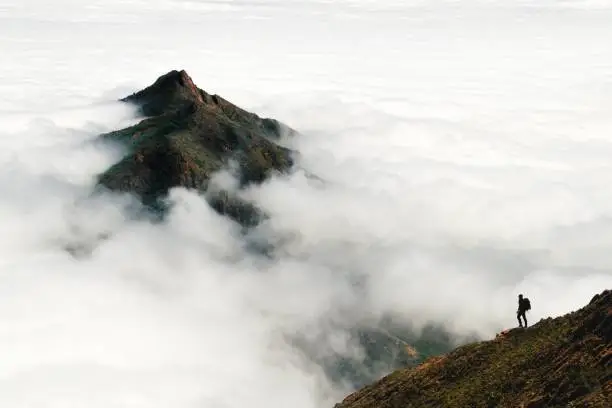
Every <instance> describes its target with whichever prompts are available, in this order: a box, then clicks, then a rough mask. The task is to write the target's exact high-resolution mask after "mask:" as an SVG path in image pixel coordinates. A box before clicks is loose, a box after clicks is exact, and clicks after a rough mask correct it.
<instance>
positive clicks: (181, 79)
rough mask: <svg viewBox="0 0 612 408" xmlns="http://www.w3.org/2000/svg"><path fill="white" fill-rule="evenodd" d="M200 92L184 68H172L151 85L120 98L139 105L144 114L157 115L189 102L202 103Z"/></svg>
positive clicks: (186, 104)
mask: <svg viewBox="0 0 612 408" xmlns="http://www.w3.org/2000/svg"><path fill="white" fill-rule="evenodd" d="M202 94H203V91H202V90H200V89H198V87H197V86H196V85H195V83H194V82H193V80H192V79H191V77H190V76H189V74H187V72H186V71H185V70H180V71H177V70H172V71H170V72H168V73H166V74H164V75H162V76H160V77H159V78H158V79H157V80H156V81H155V82H154V83H153V84H152V85H150V86H148V87H146V88H145V89H143V90H141V91H138V92H136V93H134V94H132V95H130V96H128V97H126V98H123V99H121V100H122V101H123V102H130V103H134V104H136V105H139V106H140V108H141V110H142V113H143V114H144V115H146V116H157V115H161V114H163V113H167V112H168V111H171V110H175V109H178V108H181V107H184V106H188V105H191V104H202V103H204V100H203V98H202Z"/></svg>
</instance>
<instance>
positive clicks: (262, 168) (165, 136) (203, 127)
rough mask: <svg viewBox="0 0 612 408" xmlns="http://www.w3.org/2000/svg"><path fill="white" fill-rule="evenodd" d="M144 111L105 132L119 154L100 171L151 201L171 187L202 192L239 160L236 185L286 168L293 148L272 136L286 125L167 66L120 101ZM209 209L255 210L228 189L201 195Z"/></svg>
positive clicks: (250, 213) (245, 213)
mask: <svg viewBox="0 0 612 408" xmlns="http://www.w3.org/2000/svg"><path fill="white" fill-rule="evenodd" d="M121 101H123V102H127V103H132V104H135V105H137V106H139V107H140V109H141V111H142V114H143V115H145V116H147V118H145V119H144V120H142V121H141V122H140V123H138V124H136V125H133V126H130V127H128V128H125V129H120V130H116V131H114V132H110V133H107V134H104V135H101V137H102V139H104V140H109V141H114V142H119V143H121V144H122V145H124V146H125V147H126V148H127V153H126V155H125V156H124V157H123V158H122V159H121V160H120V161H119V162H117V163H115V164H114V165H113V166H112V167H111V168H109V169H107V170H106V171H105V172H104V173H102V174H101V175H100V176H99V182H100V184H101V185H103V186H105V187H106V188H108V189H110V190H114V191H121V192H127V193H132V194H134V195H136V196H138V197H139V198H141V199H142V201H143V202H145V203H148V204H153V205H156V203H159V200H160V199H163V198H164V197H165V196H166V195H167V193H168V191H169V190H170V189H171V188H174V187H184V188H187V189H190V190H194V191H197V192H200V193H202V192H205V191H208V184H209V180H210V178H211V177H212V175H213V174H214V173H216V172H217V171H219V170H221V169H223V168H228V163H229V162H230V161H234V162H236V163H237V164H238V171H237V173H238V174H237V176H238V177H239V181H240V184H241V186H244V185H247V184H250V183H259V182H262V181H264V180H265V179H266V178H267V177H268V176H270V175H271V174H273V173H283V172H288V171H289V170H290V168H291V167H292V166H293V158H292V156H293V152H292V151H290V150H289V149H287V148H285V147H283V146H281V145H280V144H278V143H277V142H278V140H279V139H280V138H281V136H282V135H284V134H285V132H286V133H289V134H292V133H293V130H292V129H291V128H289V127H288V126H285V125H284V124H282V123H280V122H278V121H277V120H275V119H269V118H260V117H259V116H258V115H257V114H255V113H252V112H248V111H246V110H244V109H242V108H240V107H238V106H236V105H234V104H232V103H231V102H229V101H227V100H226V99H223V98H221V97H219V96H217V95H209V94H207V93H206V92H204V91H203V90H201V89H199V88H198V87H197V86H196V85H195V83H194V82H193V80H192V79H191V77H190V76H189V75H188V74H187V72H185V71H184V70H181V71H177V70H173V71H170V72H168V73H166V74H164V75H162V76H160V77H159V78H158V79H157V80H156V81H155V82H154V83H153V84H151V85H150V86H148V87H146V88H144V89H143V90H141V91H138V92H136V93H133V94H131V95H129V96H127V97H125V98H123V99H121ZM208 199H209V201H210V203H211V205H212V206H213V208H215V209H217V210H218V211H219V212H221V213H223V214H227V215H229V216H230V217H231V218H233V219H235V220H237V221H239V222H241V223H243V224H250V223H252V222H254V220H256V219H258V216H257V214H256V211H254V209H253V208H252V207H251V206H250V205H249V204H248V203H244V202H240V200H238V199H236V198H235V197H234V198H232V197H230V196H229V193H227V192H222V193H220V194H217V195H215V196H214V197H210V196H209V197H208Z"/></svg>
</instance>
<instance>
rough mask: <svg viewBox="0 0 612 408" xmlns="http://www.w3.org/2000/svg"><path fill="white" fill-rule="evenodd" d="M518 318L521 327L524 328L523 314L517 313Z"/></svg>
mask: <svg viewBox="0 0 612 408" xmlns="http://www.w3.org/2000/svg"><path fill="white" fill-rule="evenodd" d="M516 318H517V319H518V322H519V327H523V322H522V321H521V314H520V313H519V312H516Z"/></svg>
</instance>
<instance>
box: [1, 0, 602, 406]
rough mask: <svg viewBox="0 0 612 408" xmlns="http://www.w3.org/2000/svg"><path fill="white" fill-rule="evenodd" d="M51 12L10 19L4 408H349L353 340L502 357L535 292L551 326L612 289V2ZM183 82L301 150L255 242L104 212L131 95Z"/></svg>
mask: <svg viewBox="0 0 612 408" xmlns="http://www.w3.org/2000/svg"><path fill="white" fill-rule="evenodd" d="M25 3H31V7H30V8H25V6H24V4H25ZM38 3H39V2H33V1H30V2H17V1H9V2H8V6H7V7H4V8H2V7H0V27H1V28H0V38H3V39H7V41H6V42H5V43H0V51H3V55H5V56H7V59H6V60H5V62H6V64H5V63H4V62H3V66H2V67H0V74H1V75H0V78H1V79H0V90H2V91H3V101H1V102H0V165H1V168H2V172H0V195H1V197H2V200H1V201H0V221H1V223H2V224H1V225H2V226H3V231H4V234H3V235H2V238H1V239H0V265H1V266H0V362H1V364H0V405H1V406H3V407H26V406H32V407H34V406H36V407H68V406H70V407H88V408H97V407H104V408H110V407H122V408H124V407H147V408H166V407H181V408H183V407H185V408H187V407H211V408H213V407H214V408H226V407H227V408H234V407H242V406H247V405H248V406H253V407H267V408H286V407H296V408H323V407H330V408H331V407H332V406H333V404H334V403H335V402H338V401H339V400H340V399H342V397H343V396H344V395H345V394H346V393H348V392H349V391H350V387H348V386H346V385H344V384H339V383H336V382H332V381H330V379H329V378H328V376H327V375H326V373H325V370H324V367H322V366H321V361H325V360H326V359H328V358H329V359H333V358H335V356H352V357H355V358H359V355H360V353H361V352H362V350H360V349H359V347H358V346H357V345H356V344H354V342H353V341H352V340H351V338H350V335H349V332H350V330H351V329H352V328H354V327H357V326H359V325H361V324H365V323H367V324H371V325H374V326H375V325H376V324H377V322H379V321H380V320H381V319H383V318H388V317H389V316H392V318H393V319H394V320H395V322H396V323H397V324H398V325H410V326H411V327H412V328H413V329H414V330H416V331H418V330H420V329H421V328H423V327H425V326H426V325H428V324H431V323H434V324H439V325H442V326H443V327H445V328H446V330H448V331H449V333H451V334H452V335H453V336H455V337H456V338H457V339H458V341H459V339H462V338H464V336H474V335H475V336H479V337H482V338H487V337H491V336H494V335H495V333H496V332H498V331H499V330H501V329H504V328H508V327H512V326H514V325H516V319H515V310H516V296H517V295H518V294H519V293H525V294H526V295H527V296H528V297H529V298H530V299H531V301H532V304H533V310H532V311H531V312H530V314H529V316H528V318H529V320H530V323H536V322H537V321H538V320H539V319H541V318H545V317H549V316H551V317H555V316H558V315H561V314H564V313H567V312H569V311H571V310H573V309H576V308H578V307H581V306H583V305H584V304H586V303H587V302H588V301H589V300H590V298H591V297H592V296H593V295H595V294H596V293H598V292H601V291H602V290H604V289H606V288H609V287H610V286H611V283H612V272H610V270H611V269H610V268H611V267H612V256H611V255H610V251H609V248H610V245H612V228H610V227H611V226H612V223H611V220H612V187H611V186H612V176H611V174H612V171H611V170H612V168H611V167H612V52H611V51H610V49H609V43H608V40H607V39H609V38H612V28H610V25H609V21H610V20H609V18H610V17H611V16H612V14H611V12H610V7H608V6H607V3H605V2H597V3H595V2H558V3H559V4H558V3H556V2H552V1H547V2H543V3H542V7H541V8H538V7H534V6H533V4H530V5H524V7H523V6H516V7H502V6H499V5H498V3H496V2H489V3H487V2H478V1H474V2H469V4H470V5H471V6H470V7H468V6H466V7H464V8H461V7H458V6H457V5H456V4H454V3H453V2H435V3H432V5H430V6H426V5H422V6H420V5H419V4H418V2H412V3H411V5H410V7H409V6H405V7H403V6H402V5H400V4H399V3H397V2H392V1H388V2H386V3H384V2H383V3H384V4H385V5H386V7H382V6H380V7H378V8H377V6H376V5H375V4H374V3H373V2H364V3H363V4H361V5H359V4H357V3H356V2H343V3H341V4H340V3H339V4H335V5H326V3H324V2H314V1H313V2H296V3H295V4H293V5H292V4H291V2H287V3H280V2H274V1H271V2H267V3H263V2H262V3H261V4H259V3H257V4H256V3H253V4H251V3H248V2H231V4H230V2H227V4H225V6H226V7H223V4H222V3H221V2H206V1H192V2H188V1H183V0H176V1H159V2H140V1H136V0H133V1H128V2H123V3H120V2H115V1H110V2H105V3H104V7H102V3H101V2H98V1H96V0H92V1H90V2H89V3H88V2H83V4H85V3H88V4H89V6H91V9H86V8H84V6H83V5H75V4H72V3H70V4H68V3H69V2H62V7H65V8H64V9H63V10H64V11H65V14H62V13H59V14H58V13H57V12H49V13H46V12H45V10H47V9H44V8H41V9H40V11H36V10H37V9H36V7H37V6H36V5H38V6H40V7H43V3H42V2H40V4H38ZM64 3H66V4H64ZM213 3H214V4H213ZM234 3H235V4H234ZM353 3H354V4H353ZM561 3H563V4H561ZM569 3H571V7H569V6H568V4H569ZM209 6H210V7H209ZM557 6H558V7H557ZM96 7H97V8H96ZM292 7H293V8H292ZM326 7H329V8H326ZM88 10H89V11H88ZM91 10H101V11H100V12H99V14H95V13H93V12H91ZM330 10H331V11H330ZM47 11H49V10H47ZM56 11H57V10H56ZM332 11H333V12H332ZM91 13H93V14H91ZM96 16H97V17H96ZM94 17H96V18H94ZM238 17H241V18H242V17H244V18H243V19H241V18H238ZM161 22H165V23H163V24H162V23H161ZM253 33H257V34H256V35H254V34H253ZM304 36H305V37H304ZM303 38H306V40H303ZM209 41H210V42H209ZM182 68H184V69H186V70H187V71H188V73H189V74H190V75H191V76H192V77H193V79H194V81H195V83H196V84H197V85H198V86H200V87H202V88H204V89H205V90H207V91H208V92H212V93H218V94H220V95H221V96H223V97H225V98H227V99H228V100H230V101H232V102H234V103H236V104H238V105H239V106H241V107H244V108H246V109H248V110H251V111H254V112H256V113H258V114H260V115H262V116H269V117H274V118H276V119H279V120H281V121H283V122H285V123H287V124H288V125H290V126H292V127H294V128H295V129H297V130H298V131H299V132H300V135H299V136H298V137H296V138H293V139H291V140H287V141H286V143H288V144H290V145H291V146H292V147H293V148H295V149H296V150H297V151H299V153H300V159H299V162H298V169H297V170H296V171H295V172H293V173H292V174H290V175H284V176H279V177H275V178H273V179H270V180H268V181H267V182H265V183H264V184H263V185H261V186H257V187H253V188H250V189H249V190H248V191H246V192H244V193H243V194H244V196H245V197H247V198H249V199H250V200H253V201H254V202H255V203H257V205H258V206H260V207H261V208H262V209H264V210H265V211H266V212H267V213H268V214H269V215H270V218H269V219H268V220H267V221H265V222H264V223H262V224H261V225H259V226H258V227H257V228H255V229H254V230H252V231H250V232H249V233H248V234H246V235H245V234H244V233H243V232H242V231H241V230H240V228H239V227H238V226H237V225H236V224H235V223H233V222H232V221H230V220H229V219H227V218H225V217H223V216H220V215H218V214H217V213H215V212H214V211H213V210H212V209H211V208H210V207H209V206H208V205H207V204H206V202H205V201H204V200H203V199H202V198H201V197H199V196H197V195H196V194H194V193H192V192H189V191H186V190H184V189H174V190H172V191H171V194H170V197H169V200H170V202H171V203H172V210H171V211H170V213H169V214H168V217H167V218H166V219H165V220H163V221H161V222H160V221H153V220H149V219H147V218H146V217H136V216H135V215H134V214H136V213H139V211H138V210H139V204H138V203H137V202H136V201H135V200H134V199H132V198H130V197H128V196H122V195H114V194H110V193H104V194H92V193H93V191H94V187H95V179H96V175H97V174H99V173H101V172H102V171H104V170H105V169H106V168H108V167H109V166H110V165H112V164H113V163H115V162H116V161H117V160H119V158H120V157H121V155H122V154H123V153H124V152H122V151H121V150H120V149H117V148H112V147H109V146H107V145H103V144H100V143H98V142H97V139H96V137H97V135H99V134H100V133H103V132H106V131H109V130H113V129H118V128H121V127H125V126H127V125H128V124H131V123H134V122H135V121H137V120H138V119H139V118H138V117H137V113H136V110H135V108H134V107H131V106H126V105H123V104H120V103H118V102H115V100H116V99H117V98H119V97H121V96H125V95H127V94H128V93H129V92H132V91H135V90H137V89H140V88H142V87H144V86H147V85H149V84H150V83H152V82H153V81H154V80H155V78H156V77H157V76H159V75H161V74H163V73H165V72H167V71H169V70H171V69H182ZM311 174H314V175H316V178H313V177H310V176H309V175H311ZM229 178H230V176H229V175H228V174H227V173H225V172H221V173H220V174H218V175H217V176H216V179H217V180H218V181H219V182H231V180H228V179H229ZM261 241H264V242H266V243H272V244H273V245H274V247H273V248H274V249H273V251H272V252H271V254H270V256H262V255H261V254H259V253H257V252H254V251H252V250H251V249H250V244H251V243H253V242H261ZM295 339H306V341H307V343H308V345H309V348H308V351H307V352H306V351H305V350H304V349H303V348H301V347H299V346H297V345H296V342H295ZM381 374H382V373H381Z"/></svg>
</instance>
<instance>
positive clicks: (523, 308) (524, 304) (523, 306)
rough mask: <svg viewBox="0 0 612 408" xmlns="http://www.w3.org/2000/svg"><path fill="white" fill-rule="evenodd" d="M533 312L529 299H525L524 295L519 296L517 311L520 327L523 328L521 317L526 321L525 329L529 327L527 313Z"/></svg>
mask: <svg viewBox="0 0 612 408" xmlns="http://www.w3.org/2000/svg"><path fill="white" fill-rule="evenodd" d="M528 310H531V302H529V299H527V298H523V295H522V294H521V295H518V310H517V311H516V318H517V319H518V322H519V326H520V327H523V322H522V321H521V317H523V320H524V321H525V327H527V316H526V315H525V313H526V312H527V311H528Z"/></svg>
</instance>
